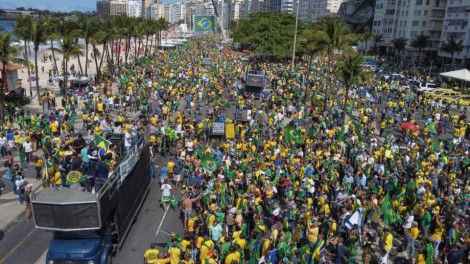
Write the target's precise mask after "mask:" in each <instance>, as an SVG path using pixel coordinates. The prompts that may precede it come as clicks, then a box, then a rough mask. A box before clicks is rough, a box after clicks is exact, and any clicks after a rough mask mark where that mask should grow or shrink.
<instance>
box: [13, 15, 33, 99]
mask: <svg viewBox="0 0 470 264" xmlns="http://www.w3.org/2000/svg"><path fill="white" fill-rule="evenodd" d="M15 18H16V24H15V26H14V27H13V28H14V31H15V34H16V36H18V37H19V38H20V39H22V40H23V43H24V58H25V59H26V60H27V59H28V51H29V42H30V41H31V24H32V20H31V17H30V16H23V15H21V14H20V15H17V16H16V17H15ZM26 69H27V71H28V83H29V96H30V97H33V87H32V85H31V69H30V68H29V64H28V65H27V66H26Z"/></svg>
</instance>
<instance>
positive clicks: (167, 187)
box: [160, 183, 171, 196]
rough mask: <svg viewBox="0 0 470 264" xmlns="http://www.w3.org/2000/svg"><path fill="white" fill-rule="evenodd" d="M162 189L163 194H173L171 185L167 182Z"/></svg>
mask: <svg viewBox="0 0 470 264" xmlns="http://www.w3.org/2000/svg"><path fill="white" fill-rule="evenodd" d="M160 189H161V191H162V195H163V196H170V195H171V185H169V184H167V183H165V184H163V185H162V187H161V188H160Z"/></svg>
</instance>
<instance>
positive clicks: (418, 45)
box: [411, 33, 429, 63]
mask: <svg viewBox="0 0 470 264" xmlns="http://www.w3.org/2000/svg"><path fill="white" fill-rule="evenodd" d="M428 44H429V36H426V35H424V34H422V33H421V34H420V35H418V36H416V37H415V38H414V39H413V40H412V41H411V46H412V47H413V48H415V49H418V63H419V60H420V57H421V51H422V50H423V49H425V48H426V47H427V46H428Z"/></svg>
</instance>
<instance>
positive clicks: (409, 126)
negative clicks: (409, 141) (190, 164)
mask: <svg viewBox="0 0 470 264" xmlns="http://www.w3.org/2000/svg"><path fill="white" fill-rule="evenodd" d="M400 127H401V129H403V130H410V131H418V130H419V126H417V125H416V124H413V123H411V122H404V123H403V124H401V126H400Z"/></svg>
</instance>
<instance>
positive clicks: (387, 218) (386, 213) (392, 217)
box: [380, 193, 401, 226]
mask: <svg viewBox="0 0 470 264" xmlns="http://www.w3.org/2000/svg"><path fill="white" fill-rule="evenodd" d="M380 213H381V214H382V216H383V218H384V223H385V225H386V226H390V224H391V223H393V222H394V221H396V220H398V221H401V220H400V219H399V218H398V216H397V213H396V212H395V209H394V208H393V205H392V201H391V199H390V194H389V193H387V195H385V198H384V199H383V200H382V206H381V207H380Z"/></svg>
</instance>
